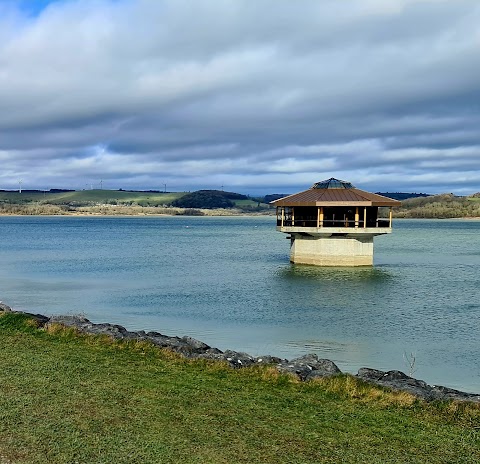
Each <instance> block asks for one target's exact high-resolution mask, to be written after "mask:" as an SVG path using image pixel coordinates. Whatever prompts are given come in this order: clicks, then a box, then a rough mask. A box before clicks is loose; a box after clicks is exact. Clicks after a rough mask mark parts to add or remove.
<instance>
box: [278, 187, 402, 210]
mask: <svg viewBox="0 0 480 464" xmlns="http://www.w3.org/2000/svg"><path fill="white" fill-rule="evenodd" d="M271 204H273V205H275V206H297V207H298V206H325V207H329V206H391V207H395V206H400V205H401V202H400V201H398V200H393V199H391V198H387V197H384V196H383V195H378V194H376V193H370V192H365V191H364V190H360V189H357V188H352V189H341V188H339V189H336V188H334V189H308V190H305V191H303V192H300V193H295V194H293V195H288V196H286V197H283V198H279V199H278V200H274V201H272V202H271Z"/></svg>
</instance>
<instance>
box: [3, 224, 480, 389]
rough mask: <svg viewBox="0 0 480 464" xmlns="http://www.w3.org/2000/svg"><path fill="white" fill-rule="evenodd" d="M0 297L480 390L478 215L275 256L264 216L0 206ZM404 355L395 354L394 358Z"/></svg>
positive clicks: (282, 243) (277, 243) (37, 308)
mask: <svg viewBox="0 0 480 464" xmlns="http://www.w3.org/2000/svg"><path fill="white" fill-rule="evenodd" d="M0 236H1V242H0V263H1V264H0V299H2V300H3V301H4V302H5V303H7V304H9V305H10V306H12V307H14V308H15V309H19V310H25V311H30V312H39V313H43V314H47V315H51V314H83V315H85V316H86V317H88V318H89V319H91V320H92V321H93V322H112V323H117V324H121V325H124V326H125V327H127V328H128V329H130V330H139V329H146V330H157V331H159V332H162V333H164V334H167V335H190V336H192V337H195V338H198V339H200V340H202V341H204V342H206V343H208V344H210V345H212V346H216V347H218V348H220V349H223V350H224V349H227V348H230V349H234V350H237V351H245V352H247V353H250V354H252V355H262V354H272V355H276V356H280V357H286V358H292V357H295V356H298V355H302V354H305V353H310V352H313V353H316V354H318V356H319V357H322V358H328V359H331V360H333V361H334V362H335V363H336V364H337V365H338V366H339V367H340V369H342V370H343V371H346V372H352V373H354V372H356V370H357V369H358V368H360V367H364V366H365V367H372V368H376V369H381V370H390V369H399V370H402V371H404V372H407V373H408V372H409V370H410V366H409V364H410V361H411V359H412V356H415V363H414V366H413V369H414V372H413V376H414V377H416V378H421V379H423V380H425V381H427V382H428V383H430V384H437V385H445V386H449V387H452V388H457V389H461V390H465V391H470V392H474V393H480V356H479V335H480V221H476V220H470V221H469V220H397V221H395V223H394V231H393V234H391V235H386V236H380V237H377V238H375V258H374V260H375V266H374V267H373V268H356V269H346V268H338V269H335V268H318V267H311V266H302V265H292V264H290V263H289V259H288V257H289V241H287V240H285V235H284V234H281V233H279V232H276V230H275V218H273V217H0ZM405 358H407V359H405Z"/></svg>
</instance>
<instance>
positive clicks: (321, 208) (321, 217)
mask: <svg viewBox="0 0 480 464" xmlns="http://www.w3.org/2000/svg"><path fill="white" fill-rule="evenodd" d="M320 227H323V206H320Z"/></svg>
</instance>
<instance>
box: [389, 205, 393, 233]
mask: <svg viewBox="0 0 480 464" xmlns="http://www.w3.org/2000/svg"><path fill="white" fill-rule="evenodd" d="M389 219H390V225H389V227H390V228H392V219H393V209H392V207H391V206H390V217H389Z"/></svg>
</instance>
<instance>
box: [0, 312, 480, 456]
mask: <svg viewBox="0 0 480 464" xmlns="http://www.w3.org/2000/svg"><path fill="white" fill-rule="evenodd" d="M1 314H2V313H0V343H1V347H2V348H1V350H0V363H1V364H0V366H1V368H0V436H1V440H0V463H10V462H11V463H74V462H79V463H118V464H119V463H182V464H183V463H185V464H187V463H456V462H458V463H478V462H479V461H480V429H479V427H480V409H479V408H478V407H476V406H473V405H461V404H456V403H443V404H434V405H428V404H424V403H422V402H419V401H415V400H414V399H413V398H412V397H410V396H409V395H406V394H402V393H400V394H399V393H397V394H393V393H388V392H385V391H383V390H381V389H377V388H374V387H371V386H367V385H366V384H363V383H362V382H359V381H357V380H356V379H354V378H352V377H350V376H340V377H338V378H334V379H331V380H327V381H323V382H311V383H308V384H302V383H299V382H298V381H296V380H295V379H293V378H292V377H289V376H285V375H280V374H278V373H277V372H276V371H275V370H274V369H273V368H268V367H267V368H254V369H243V370H239V371H233V370H231V369H230V368H228V367H227V366H225V365H223V364H220V363H213V362H206V361H188V360H186V359H183V358H181V357H179V356H177V355H174V354H173V353H170V352H168V351H162V350H158V349H155V348H153V347H152V346H150V345H148V344H145V343H135V342H129V343H125V342H122V343H120V342H113V341H111V340H109V339H107V338H105V337H91V336H86V335H79V334H76V333H75V332H74V331H72V330H66V329H60V328H56V329H53V330H50V331H44V330H39V329H37V328H36V327H35V326H34V324H32V322H31V321H30V320H28V319H27V318H26V317H25V316H23V315H21V314H14V313H13V314H12V313H5V314H4V315H1Z"/></svg>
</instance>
